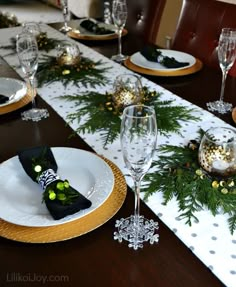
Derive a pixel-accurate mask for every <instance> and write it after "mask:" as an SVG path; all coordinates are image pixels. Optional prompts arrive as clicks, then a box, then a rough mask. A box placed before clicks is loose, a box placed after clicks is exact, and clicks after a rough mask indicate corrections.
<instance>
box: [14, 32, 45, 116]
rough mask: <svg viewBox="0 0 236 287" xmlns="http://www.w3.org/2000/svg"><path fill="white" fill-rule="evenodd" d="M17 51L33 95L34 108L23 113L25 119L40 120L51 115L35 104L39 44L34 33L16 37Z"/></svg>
mask: <svg viewBox="0 0 236 287" xmlns="http://www.w3.org/2000/svg"><path fill="white" fill-rule="evenodd" d="M16 51H17V55H18V58H19V61H20V65H21V69H22V71H23V73H24V74H25V76H26V78H27V81H28V86H29V92H30V96H31V97H32V109H30V110H27V111H25V112H23V113H22V114H21V116H22V119H23V120H32V121H39V120H41V119H42V118H46V117H48V116H49V113H48V111H47V110H46V109H38V108H36V104H35V99H34V96H35V88H34V76H35V73H36V71H37V68H38V46H37V40H36V38H35V36H34V35H33V34H32V33H29V32H22V33H21V34H19V35H17V37H16Z"/></svg>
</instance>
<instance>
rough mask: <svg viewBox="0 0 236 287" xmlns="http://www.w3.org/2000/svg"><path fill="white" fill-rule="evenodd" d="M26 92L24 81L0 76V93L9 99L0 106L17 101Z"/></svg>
mask: <svg viewBox="0 0 236 287" xmlns="http://www.w3.org/2000/svg"><path fill="white" fill-rule="evenodd" d="M26 93H27V87H26V84H25V82H23V81H21V80H17V79H13V78H0V95H3V96H6V97H8V98H9V100H8V101H7V102H5V103H3V104H0V107H3V106H7V105H9V104H12V103H15V102H18V101H19V100H20V99H21V98H23V97H24V96H25V95H26Z"/></svg>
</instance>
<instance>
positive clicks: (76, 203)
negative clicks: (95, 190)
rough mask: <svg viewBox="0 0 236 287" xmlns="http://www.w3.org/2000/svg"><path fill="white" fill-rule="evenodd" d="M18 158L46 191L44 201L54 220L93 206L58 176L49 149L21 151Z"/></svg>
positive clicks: (37, 148)
mask: <svg viewBox="0 0 236 287" xmlns="http://www.w3.org/2000/svg"><path fill="white" fill-rule="evenodd" d="M18 157H19V160H20V163H21V164H22V167H23V168H24V170H25V172H26V173H27V175H28V176H29V177H30V178H31V179H32V180H33V181H35V182H37V183H39V185H40V186H41V187H42V189H43V190H44V193H43V201H45V204H46V206H47V208H48V210H49V212H50V214H51V215H52V217H53V218H54V219H61V218H63V217H65V216H67V215H70V214H73V213H76V212H78V211H79V210H82V209H86V208H89V207H90V206H91V204H92V203H91V201H90V200H88V199H87V198H85V197H84V196H83V195H82V194H80V193H79V192H78V191H77V190H75V189H74V188H73V187H72V186H70V185H69V182H68V181H67V180H61V179H60V177H59V176H58V175H57V174H56V172H57V163H56V160H55V158H54V156H53V153H52V151H51V149H50V148H49V147H47V146H41V147H34V148H29V149H25V150H21V151H19V152H18Z"/></svg>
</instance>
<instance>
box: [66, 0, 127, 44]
mask: <svg viewBox="0 0 236 287" xmlns="http://www.w3.org/2000/svg"><path fill="white" fill-rule="evenodd" d="M121 4H122V2H121V1H113V2H112V13H111V16H112V17H111V18H112V19H111V21H109V22H110V23H104V22H101V21H98V20H96V19H93V18H85V19H80V20H79V21H78V24H77V27H76V28H73V29H72V28H70V31H69V32H68V33H67V35H68V36H69V37H71V38H75V39H79V40H92V41H106V40H113V39H117V38H118V40H119V42H120V41H121V40H120V39H121V37H123V36H125V35H126V34H127V33H128V31H127V29H125V28H124V26H125V22H126V18H127V6H126V5H121ZM121 7H122V10H121ZM123 9H125V10H124V11H123ZM112 20H113V21H112Z"/></svg>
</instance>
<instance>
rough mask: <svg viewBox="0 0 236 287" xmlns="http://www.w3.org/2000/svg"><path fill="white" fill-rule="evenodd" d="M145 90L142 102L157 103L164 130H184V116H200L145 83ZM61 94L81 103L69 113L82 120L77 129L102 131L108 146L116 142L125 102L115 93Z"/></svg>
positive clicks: (186, 118)
mask: <svg viewBox="0 0 236 287" xmlns="http://www.w3.org/2000/svg"><path fill="white" fill-rule="evenodd" d="M142 90H143V91H142V94H143V95H142V98H141V102H142V103H143V104H145V105H152V106H154V109H155V112H156V115H157V126H158V130H159V132H160V133H161V134H163V135H166V136H168V133H170V132H174V133H180V131H179V130H180V128H181V123H180V122H179V121H180V120H183V121H198V120H199V118H197V117H196V116H193V115H192V112H193V109H188V108H187V107H184V106H174V105H173V101H171V100H168V101H166V100H165V101H163V100H161V98H160V97H161V94H160V93H158V92H157V91H150V90H149V89H148V88H147V87H145V86H144V87H143V88H142ZM59 98H60V99H64V100H66V101H70V102H73V103H74V105H75V106H76V107H78V108H77V110H76V111H75V112H73V113H70V114H69V115H68V117H67V118H68V120H69V123H70V122H73V121H77V122H78V124H79V127H78V128H77V129H76V130H75V133H81V132H82V133H85V132H88V133H95V132H101V134H102V140H103V145H104V147H105V146H106V145H107V144H111V143H113V142H114V141H115V140H116V139H117V138H118V137H119V134H120V124H121V114H122V111H123V108H124V106H123V104H122V105H117V98H116V97H114V95H113V93H110V92H107V93H105V94H102V93H97V92H88V93H85V94H79V95H67V96H62V97H59ZM82 121H83V123H82V124H81V122H82Z"/></svg>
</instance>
